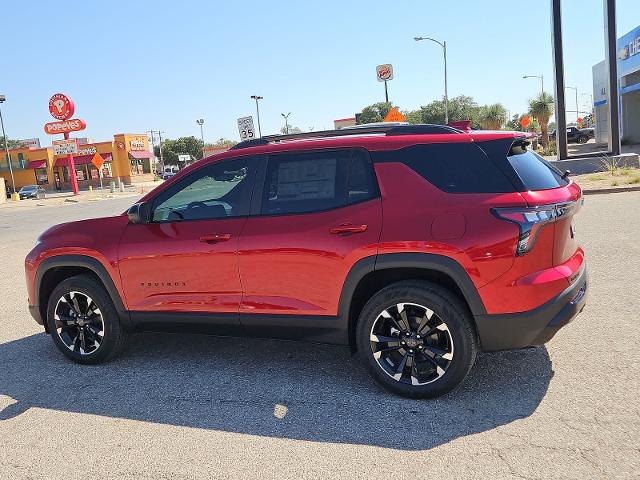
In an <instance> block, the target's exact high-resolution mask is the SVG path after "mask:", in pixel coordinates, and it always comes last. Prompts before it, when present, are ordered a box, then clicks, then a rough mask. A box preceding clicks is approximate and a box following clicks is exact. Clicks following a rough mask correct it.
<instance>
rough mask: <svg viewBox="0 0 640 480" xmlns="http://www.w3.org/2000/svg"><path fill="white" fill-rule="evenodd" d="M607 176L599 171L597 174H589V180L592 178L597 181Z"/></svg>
mask: <svg viewBox="0 0 640 480" xmlns="http://www.w3.org/2000/svg"><path fill="white" fill-rule="evenodd" d="M604 179H605V176H604V174H602V173H598V174H596V175H589V176H588V177H587V180H591V181H592V182H597V181H598V180H604Z"/></svg>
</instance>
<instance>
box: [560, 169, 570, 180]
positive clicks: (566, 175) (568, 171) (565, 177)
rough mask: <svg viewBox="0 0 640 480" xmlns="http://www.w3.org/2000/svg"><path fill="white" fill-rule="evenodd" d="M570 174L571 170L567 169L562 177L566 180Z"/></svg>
mask: <svg viewBox="0 0 640 480" xmlns="http://www.w3.org/2000/svg"><path fill="white" fill-rule="evenodd" d="M569 175H571V170H565V171H564V173H563V174H562V177H560V178H562V179H563V180H566V179H567V178H568V177H569Z"/></svg>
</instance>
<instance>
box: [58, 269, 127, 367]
mask: <svg viewBox="0 0 640 480" xmlns="http://www.w3.org/2000/svg"><path fill="white" fill-rule="evenodd" d="M47 323H48V326H49V331H50V332H51V336H52V338H53V341H54V343H55V344H56V346H57V347H58V349H59V350H60V351H61V352H62V353H64V354H65V355H66V356H67V357H69V358H70V359H72V360H73V361H75V362H78V363H87V364H92V363H100V362H103V361H105V360H108V359H110V358H112V357H114V356H115V355H117V354H118V353H119V352H120V351H121V350H122V348H123V347H124V344H125V341H126V337H127V333H126V331H125V330H124V329H123V328H122V326H121V325H120V320H119V317H118V313H117V311H116V309H115V307H114V305H113V301H112V300H111V298H110V297H109V294H108V293H107V291H106V290H105V288H104V287H103V286H102V285H101V284H100V283H99V282H98V281H96V280H95V279H94V278H93V277H92V276H90V275H77V276H74V277H70V278H67V279H66V280H63V281H62V282H61V283H60V284H59V285H58V286H57V287H56V288H55V289H54V290H53V292H51V295H50V297H49V303H48V306H47Z"/></svg>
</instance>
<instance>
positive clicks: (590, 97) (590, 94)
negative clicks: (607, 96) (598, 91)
mask: <svg viewBox="0 0 640 480" xmlns="http://www.w3.org/2000/svg"><path fill="white" fill-rule="evenodd" d="M580 95H586V96H587V97H589V101H590V102H591V103H590V104H589V113H593V93H581V94H580Z"/></svg>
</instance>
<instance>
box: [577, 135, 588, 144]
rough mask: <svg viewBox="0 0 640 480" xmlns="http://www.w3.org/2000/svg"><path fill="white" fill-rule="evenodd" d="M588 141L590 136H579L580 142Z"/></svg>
mask: <svg viewBox="0 0 640 480" xmlns="http://www.w3.org/2000/svg"><path fill="white" fill-rule="evenodd" d="M588 141H589V137H585V136H584V135H581V136H579V137H578V143H587V142H588Z"/></svg>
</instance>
